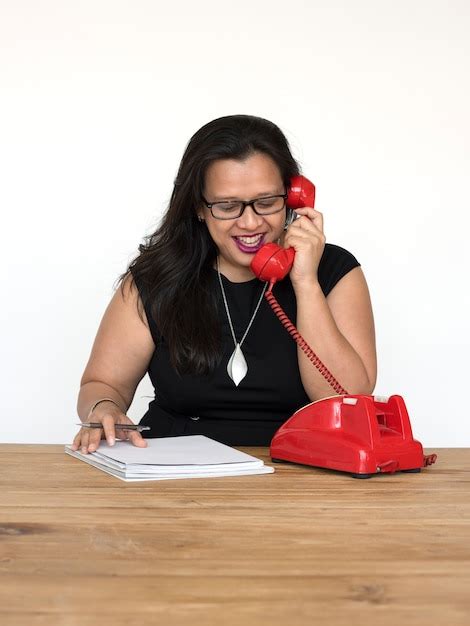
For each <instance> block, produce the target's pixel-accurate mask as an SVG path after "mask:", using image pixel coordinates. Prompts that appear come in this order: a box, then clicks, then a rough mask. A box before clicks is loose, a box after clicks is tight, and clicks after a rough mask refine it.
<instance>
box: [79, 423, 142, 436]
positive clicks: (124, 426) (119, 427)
mask: <svg viewBox="0 0 470 626" xmlns="http://www.w3.org/2000/svg"><path fill="white" fill-rule="evenodd" d="M77 426H81V427H82V428H103V424H101V423H100V422H86V423H84V424H77ZM114 428H115V429H116V430H136V431H137V432H139V433H141V432H142V431H143V430H150V426H140V425H139V424H114Z"/></svg>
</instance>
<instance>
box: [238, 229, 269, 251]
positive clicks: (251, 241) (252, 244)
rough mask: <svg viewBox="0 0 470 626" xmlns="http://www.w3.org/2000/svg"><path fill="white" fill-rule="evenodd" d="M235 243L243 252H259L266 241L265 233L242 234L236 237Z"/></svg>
mask: <svg viewBox="0 0 470 626" xmlns="http://www.w3.org/2000/svg"><path fill="white" fill-rule="evenodd" d="M233 239H234V240H235V243H236V244H237V248H238V249H239V250H241V252H246V253H248V254H254V253H255V252H258V250H259V249H260V248H261V246H262V245H263V242H264V233H261V234H258V235H250V236H246V235H244V236H240V237H234V238H233Z"/></svg>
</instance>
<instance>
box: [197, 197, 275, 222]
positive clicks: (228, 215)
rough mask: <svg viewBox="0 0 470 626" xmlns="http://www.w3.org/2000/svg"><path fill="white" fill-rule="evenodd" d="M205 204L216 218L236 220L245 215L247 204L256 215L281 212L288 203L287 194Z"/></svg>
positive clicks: (204, 200) (205, 202)
mask: <svg viewBox="0 0 470 626" xmlns="http://www.w3.org/2000/svg"><path fill="white" fill-rule="evenodd" d="M202 200H203V202H204V204H205V205H206V207H207V208H208V209H210V210H211V213H212V217H215V219H216V220H235V219H237V218H238V217H241V216H242V215H243V211H244V210H245V209H246V207H247V206H251V207H252V209H253V211H254V212H255V213H256V215H272V214H273V213H279V211H282V209H283V208H284V207H285V205H286V200H287V194H286V193H285V194H282V195H278V196H267V197H265V198H255V199H254V200H247V201H246V202H245V201H244V200H225V201H223V202H207V200H206V199H205V198H204V197H203V198H202Z"/></svg>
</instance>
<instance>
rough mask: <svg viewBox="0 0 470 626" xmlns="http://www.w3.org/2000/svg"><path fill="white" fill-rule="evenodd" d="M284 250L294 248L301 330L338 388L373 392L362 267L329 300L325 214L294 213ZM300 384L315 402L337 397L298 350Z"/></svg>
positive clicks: (371, 330)
mask: <svg viewBox="0 0 470 626" xmlns="http://www.w3.org/2000/svg"><path fill="white" fill-rule="evenodd" d="M296 212H297V213H298V214H299V215H300V218H299V219H297V220H296V221H295V222H294V223H293V224H291V225H290V226H289V228H288V229H287V232H286V234H285V237H284V245H285V247H288V246H292V247H294V249H295V259H294V264H293V266H292V270H291V272H290V279H291V282H292V286H293V287H294V291H295V297H296V300H297V328H298V331H299V333H300V334H301V335H302V336H303V338H304V339H305V341H306V342H307V343H308V344H309V346H310V347H311V348H312V350H313V351H314V352H315V354H316V355H317V356H318V358H319V359H320V360H321V361H322V362H323V364H324V365H325V366H326V367H327V368H328V370H329V371H330V372H331V374H332V375H333V376H334V377H335V378H336V380H337V381H338V382H339V384H340V385H341V386H342V387H343V388H344V389H346V390H347V391H348V393H352V394H361V393H362V394H369V393H372V391H373V389H374V386H375V380H376V375H377V359H376V350H375V331H374V319H373V315H372V307H371V303H370V297H369V290H368V288H367V283H366V280H365V278H364V274H363V273H362V270H361V268H360V267H356V268H354V269H353V270H351V271H350V272H348V273H347V274H346V275H345V276H343V278H342V279H341V280H339V281H338V283H337V284H336V285H335V286H334V288H333V289H332V290H331V293H329V294H328V297H327V298H325V296H324V295H323V291H322V289H321V287H320V284H319V282H318V265H319V263H320V260H321V257H322V254H323V251H324V249H325V235H324V233H323V215H322V213H320V212H319V211H317V210H315V209H314V208H313V207H303V208H301V209H296ZM298 358H299V369H300V375H301V378H302V384H303V386H304V389H305V391H306V392H307V395H308V396H309V398H310V399H311V400H312V401H314V400H318V399H319V398H325V397H327V396H332V395H334V394H335V393H337V392H336V391H335V390H334V389H333V387H332V386H331V385H330V384H329V383H328V382H327V381H326V380H325V379H324V378H323V376H322V375H321V374H320V372H319V371H318V370H317V369H316V367H315V366H314V365H313V363H312V362H311V361H310V359H309V358H308V357H307V355H306V354H305V353H304V352H303V351H302V350H301V349H300V348H299V349H298Z"/></svg>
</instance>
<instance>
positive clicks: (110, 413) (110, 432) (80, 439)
mask: <svg viewBox="0 0 470 626" xmlns="http://www.w3.org/2000/svg"><path fill="white" fill-rule="evenodd" d="M87 422H98V423H100V424H102V428H80V430H79V431H78V433H77V434H76V435H75V437H74V439H73V442H72V446H71V448H72V450H78V449H79V448H80V452H82V453H83V454H87V453H88V452H95V451H96V450H97V449H98V447H99V445H100V441H101V439H106V441H107V442H108V444H109V445H110V446H113V445H114V442H115V441H116V429H115V428H114V425H115V424H133V422H132V421H131V420H130V419H129V418H128V417H127V415H126V414H125V413H123V412H122V411H121V409H120V408H119V407H118V406H117V405H116V404H113V403H112V402H109V401H108V400H106V401H104V402H100V404H98V406H97V407H96V408H95V410H94V411H93V413H92V414H91V415H90V416H89V417H88V418H87V419H86V420H85V421H84V423H85V424H86V423H87ZM118 433H119V439H128V440H129V441H130V442H131V443H132V444H133V445H134V446H137V447H138V448H146V447H147V442H146V441H145V439H144V438H143V437H142V435H141V434H140V433H139V432H137V431H136V430H119V431H118Z"/></svg>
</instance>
